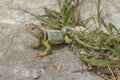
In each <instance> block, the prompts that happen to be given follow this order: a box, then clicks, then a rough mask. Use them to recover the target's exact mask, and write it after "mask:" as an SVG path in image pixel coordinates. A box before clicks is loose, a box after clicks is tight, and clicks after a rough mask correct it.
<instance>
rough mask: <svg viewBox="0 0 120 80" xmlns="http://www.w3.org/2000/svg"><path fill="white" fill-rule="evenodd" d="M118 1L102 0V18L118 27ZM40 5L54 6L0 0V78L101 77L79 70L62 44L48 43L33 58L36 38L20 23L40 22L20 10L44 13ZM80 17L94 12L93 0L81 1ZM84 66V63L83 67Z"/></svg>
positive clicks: (51, 0) (47, 1)
mask: <svg viewBox="0 0 120 80" xmlns="http://www.w3.org/2000/svg"><path fill="white" fill-rule="evenodd" d="M119 3H120V1H119V0H112V1H110V0H103V1H102V6H101V7H104V13H103V16H104V19H105V21H106V22H107V23H108V22H109V21H110V22H112V23H113V24H115V25H116V26H118V27H119V26H120V23H119V22H120V20H119V19H120V15H119V14H120V6H119ZM43 7H49V8H52V9H57V8H58V6H57V4H56V0H1V1H0V80H103V79H102V78H100V77H99V76H97V75H96V74H93V73H90V72H87V71H85V72H83V73H81V72H77V73H74V71H79V70H81V69H80V68H81V66H82V65H81V61H80V60H79V57H77V56H76V55H75V54H74V52H73V51H71V50H70V49H69V48H68V47H66V45H56V46H52V52H51V54H50V55H48V56H45V57H36V55H35V54H36V53H37V51H38V50H34V49H32V48H31V47H30V45H31V44H32V43H33V42H35V41H36V39H35V38H34V37H32V36H31V35H30V34H28V33H27V32H25V31H24V29H23V25H24V23H30V22H33V23H35V24H38V25H40V22H39V21H37V20H36V19H34V18H33V17H32V16H30V15H28V14H26V13H23V12H22V11H21V10H20V9H21V8H22V9H26V10H29V11H32V12H35V13H39V14H44V11H43ZM80 11H81V17H82V18H83V19H86V18H88V17H89V16H90V15H94V14H95V13H96V12H95V11H96V8H95V3H94V0H84V1H83V3H81V6H80ZM84 67H85V66H84Z"/></svg>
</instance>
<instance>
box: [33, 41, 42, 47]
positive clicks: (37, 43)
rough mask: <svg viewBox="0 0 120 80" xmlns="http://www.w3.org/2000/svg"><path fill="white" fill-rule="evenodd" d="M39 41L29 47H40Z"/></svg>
mask: <svg viewBox="0 0 120 80" xmlns="http://www.w3.org/2000/svg"><path fill="white" fill-rule="evenodd" d="M40 44H41V41H39V40H38V41H37V42H36V43H34V44H32V45H31V47H32V48H34V49H38V48H39V47H40Z"/></svg>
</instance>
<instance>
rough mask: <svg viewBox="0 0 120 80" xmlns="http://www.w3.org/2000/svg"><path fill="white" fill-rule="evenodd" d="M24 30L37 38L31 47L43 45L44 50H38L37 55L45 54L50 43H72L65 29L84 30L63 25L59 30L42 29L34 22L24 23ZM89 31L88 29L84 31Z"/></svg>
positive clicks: (47, 52) (49, 47)
mask: <svg viewBox="0 0 120 80" xmlns="http://www.w3.org/2000/svg"><path fill="white" fill-rule="evenodd" d="M24 29H25V31H27V32H29V33H30V34H32V35H33V36H34V37H35V38H37V40H38V41H37V42H36V43H35V44H32V45H31V47H32V48H34V49H37V48H39V47H40V45H41V44H42V45H43V46H45V48H46V49H45V50H44V51H42V52H41V51H39V52H38V53H37V56H41V57H42V56H46V55H48V54H49V52H50V51H51V44H62V43H66V44H72V42H73V41H72V39H71V38H70V37H69V36H68V35H67V33H66V32H67V31H73V32H79V31H80V30H85V28H84V27H82V26H80V27H75V28H73V27H65V28H62V29H61V30H51V29H42V28H40V27H39V26H38V25H35V24H34V23H29V24H25V26H24ZM85 32H86V33H89V31H85Z"/></svg>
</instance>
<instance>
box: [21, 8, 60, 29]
mask: <svg viewBox="0 0 120 80" xmlns="http://www.w3.org/2000/svg"><path fill="white" fill-rule="evenodd" d="M21 10H22V11H24V12H25V13H28V14H30V15H32V16H34V17H35V18H36V19H38V20H41V21H43V22H45V23H46V24H48V25H49V26H50V27H52V28H55V29H60V28H59V27H57V26H56V23H55V22H53V21H52V20H49V19H47V18H45V17H43V16H40V15H37V14H34V13H31V12H29V11H27V10H24V9H21Z"/></svg>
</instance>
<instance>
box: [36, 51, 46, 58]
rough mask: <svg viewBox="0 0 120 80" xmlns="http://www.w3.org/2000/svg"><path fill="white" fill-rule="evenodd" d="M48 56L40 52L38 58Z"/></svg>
mask: <svg viewBox="0 0 120 80" xmlns="http://www.w3.org/2000/svg"><path fill="white" fill-rule="evenodd" d="M46 55H47V54H46V53H45V52H38V53H37V57H43V56H46Z"/></svg>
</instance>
